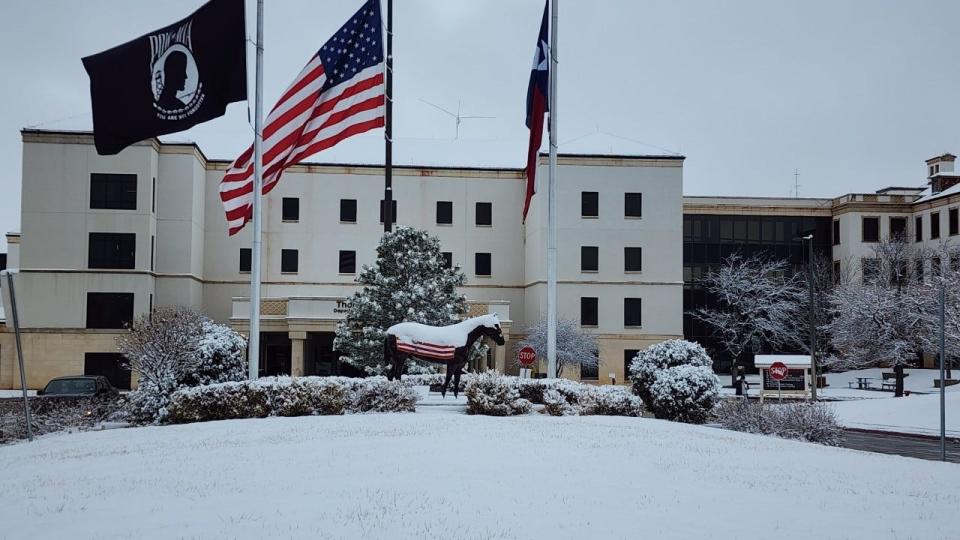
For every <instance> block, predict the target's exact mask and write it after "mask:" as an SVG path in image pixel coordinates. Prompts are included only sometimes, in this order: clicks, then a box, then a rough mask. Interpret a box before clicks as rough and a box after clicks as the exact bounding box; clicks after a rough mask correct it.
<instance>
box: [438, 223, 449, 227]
mask: <svg viewBox="0 0 960 540" xmlns="http://www.w3.org/2000/svg"><path fill="white" fill-rule="evenodd" d="M434 225H436V226H437V227H453V223H434Z"/></svg>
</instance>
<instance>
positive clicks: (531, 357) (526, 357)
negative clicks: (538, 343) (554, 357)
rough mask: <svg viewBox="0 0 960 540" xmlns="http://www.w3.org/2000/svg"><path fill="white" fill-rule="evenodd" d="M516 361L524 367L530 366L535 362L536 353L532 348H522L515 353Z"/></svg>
mask: <svg viewBox="0 0 960 540" xmlns="http://www.w3.org/2000/svg"><path fill="white" fill-rule="evenodd" d="M517 360H519V361H520V365H522V366H524V367H528V366H532V365H533V363H534V362H536V361H537V351H535V350H533V347H524V348H522V349H520V352H519V353H517Z"/></svg>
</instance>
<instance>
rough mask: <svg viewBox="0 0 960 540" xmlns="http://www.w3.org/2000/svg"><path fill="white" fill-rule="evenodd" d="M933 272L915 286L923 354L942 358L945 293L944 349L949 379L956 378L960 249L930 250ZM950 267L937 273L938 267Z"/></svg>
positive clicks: (959, 347)
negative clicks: (922, 328)
mask: <svg viewBox="0 0 960 540" xmlns="http://www.w3.org/2000/svg"><path fill="white" fill-rule="evenodd" d="M928 254H929V255H930V256H929V257H928V259H929V260H930V265H931V272H930V275H929V277H927V278H926V279H924V277H923V276H918V279H917V280H916V282H917V283H916V285H915V292H914V294H915V295H916V298H917V300H918V301H919V302H920V305H921V312H922V314H923V318H924V323H925V324H924V331H923V332H922V333H921V340H922V344H923V350H924V351H925V352H927V353H933V354H935V355H937V356H938V357H939V354H940V291H941V290H943V292H944V323H945V324H944V345H945V346H946V359H947V361H946V365H945V367H946V377H947V378H948V379H950V378H953V374H952V372H951V367H952V366H953V365H954V364H956V362H957V360H958V358H960V248H957V247H956V246H953V245H951V244H949V243H943V244H941V245H940V246H938V247H937V248H935V249H932V250H929V252H928ZM944 262H946V263H947V266H946V268H943V267H942V266H941V267H940V268H939V269H937V268H934V266H935V265H938V264H939V265H942V264H943V263H944Z"/></svg>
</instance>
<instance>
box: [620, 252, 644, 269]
mask: <svg viewBox="0 0 960 540" xmlns="http://www.w3.org/2000/svg"><path fill="white" fill-rule="evenodd" d="M642 252H643V249H642V248H638V247H625V248H623V271H624V272H640V271H641V270H643V264H642V262H643V256H642Z"/></svg>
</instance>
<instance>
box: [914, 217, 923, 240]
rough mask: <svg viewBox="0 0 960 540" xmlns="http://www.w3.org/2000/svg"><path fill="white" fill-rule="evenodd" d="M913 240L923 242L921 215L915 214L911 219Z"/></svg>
mask: <svg viewBox="0 0 960 540" xmlns="http://www.w3.org/2000/svg"><path fill="white" fill-rule="evenodd" d="M913 241H914V242H923V216H917V217H916V218H914V220H913Z"/></svg>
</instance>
